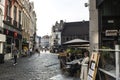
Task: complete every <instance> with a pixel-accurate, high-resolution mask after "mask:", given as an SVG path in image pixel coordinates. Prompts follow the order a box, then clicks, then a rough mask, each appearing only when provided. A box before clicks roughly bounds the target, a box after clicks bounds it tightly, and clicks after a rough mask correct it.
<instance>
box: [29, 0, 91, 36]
mask: <svg viewBox="0 0 120 80" xmlns="http://www.w3.org/2000/svg"><path fill="white" fill-rule="evenodd" d="M30 1H33V2H34V6H35V11H36V14H37V35H38V36H44V35H46V34H48V35H50V34H51V27H52V26H53V25H54V24H55V22H56V21H58V22H59V21H60V20H64V21H66V22H75V21H82V20H89V9H88V7H87V8H86V7H85V6H84V3H88V0H30Z"/></svg>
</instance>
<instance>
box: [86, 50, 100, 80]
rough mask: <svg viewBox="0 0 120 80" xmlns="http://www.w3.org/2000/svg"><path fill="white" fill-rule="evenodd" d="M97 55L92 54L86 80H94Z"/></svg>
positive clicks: (97, 61)
mask: <svg viewBox="0 0 120 80" xmlns="http://www.w3.org/2000/svg"><path fill="white" fill-rule="evenodd" d="M99 57H100V55H99V53H97V52H93V53H92V55H91V58H90V65H89V70H88V77H87V80H95V78H96V73H97V67H98V63H99Z"/></svg>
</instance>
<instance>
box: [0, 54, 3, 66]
mask: <svg viewBox="0 0 120 80" xmlns="http://www.w3.org/2000/svg"><path fill="white" fill-rule="evenodd" d="M2 63H4V54H0V64H2Z"/></svg>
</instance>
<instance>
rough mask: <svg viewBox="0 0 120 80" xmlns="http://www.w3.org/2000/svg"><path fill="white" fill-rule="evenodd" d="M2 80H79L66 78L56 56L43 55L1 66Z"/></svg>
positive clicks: (24, 58)
mask: <svg viewBox="0 0 120 80" xmlns="http://www.w3.org/2000/svg"><path fill="white" fill-rule="evenodd" d="M0 80H79V79H75V78H72V77H68V76H65V75H64V74H62V72H61V70H60V69H59V60H58V57H57V55H56V54H50V53H49V52H47V53H44V52H43V53H41V54H40V55H39V54H34V55H32V56H30V57H29V56H28V57H22V58H19V59H18V64H17V65H15V66H14V65H13V60H9V61H5V63H4V64H0Z"/></svg>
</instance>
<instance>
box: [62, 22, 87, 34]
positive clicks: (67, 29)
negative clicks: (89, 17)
mask: <svg viewBox="0 0 120 80" xmlns="http://www.w3.org/2000/svg"><path fill="white" fill-rule="evenodd" d="M81 34H89V21H82V22H68V23H64V25H63V30H62V35H64V36H66V35H81Z"/></svg>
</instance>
